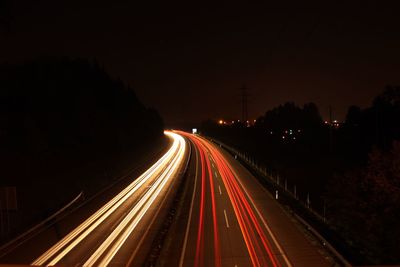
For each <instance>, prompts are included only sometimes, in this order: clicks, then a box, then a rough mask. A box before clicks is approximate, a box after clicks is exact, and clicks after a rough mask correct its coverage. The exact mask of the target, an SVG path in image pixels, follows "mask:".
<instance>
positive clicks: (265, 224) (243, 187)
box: [228, 165, 293, 267]
mask: <svg viewBox="0 0 400 267" xmlns="http://www.w3.org/2000/svg"><path fill="white" fill-rule="evenodd" d="M228 167H229V168H230V169H231V171H232V173H233V174H234V176H235V178H236V181H238V182H239V184H240V186H241V187H242V189H243V191H244V192H245V194H246V196H247V198H248V199H249V200H250V203H251V205H252V206H253V207H254V209H255V211H256V212H257V215H258V217H259V218H260V219H261V222H262V223H263V225H264V227H265V229H266V230H267V232H268V234H269V235H270V237H271V239H272V241H273V242H274V244H275V246H276V247H277V249H278V250H279V253H280V254H281V256H282V258H283V260H284V261H285V263H286V265H287V266H289V267H292V266H293V265H292V264H291V262H290V260H289V259H288V257H287V255H286V253H285V252H284V250H283V249H282V247H281V246H280V244H279V242H278V240H277V239H276V237H275V235H274V234H273V232H272V230H271V228H270V227H269V225H268V223H267V222H266V221H265V219H264V217H263V216H262V214H261V212H260V210H259V209H258V208H257V206H256V204H255V203H254V201H253V199H252V198H251V196H250V194H249V192H248V191H247V190H246V188H245V186H244V185H243V183H242V181H241V180H240V178H239V177H240V176H239V175H238V174H237V173H236V171H235V170H234V169H233V167H232V166H229V165H228ZM256 181H257V180H256ZM264 190H265V189H264Z"/></svg>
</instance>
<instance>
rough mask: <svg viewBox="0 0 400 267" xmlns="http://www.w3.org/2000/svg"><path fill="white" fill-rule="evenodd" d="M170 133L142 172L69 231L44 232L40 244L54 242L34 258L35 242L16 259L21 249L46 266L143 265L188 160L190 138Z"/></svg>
mask: <svg viewBox="0 0 400 267" xmlns="http://www.w3.org/2000/svg"><path fill="white" fill-rule="evenodd" d="M166 135H167V136H168V137H169V138H171V139H172V142H171V143H172V145H171V147H170V149H169V150H168V151H167V152H166V153H165V154H164V155H163V156H162V157H161V158H160V159H159V160H158V161H157V162H156V163H155V164H154V165H152V166H151V167H150V168H149V169H148V170H147V171H145V172H144V173H143V174H142V175H141V176H140V177H138V178H136V179H135V180H134V181H133V182H131V183H130V184H129V185H128V186H127V187H126V188H125V189H123V190H122V191H121V192H119V193H118V194H115V196H114V197H113V198H112V199H111V200H110V201H108V202H107V203H105V204H104V205H103V206H102V207H101V208H99V209H98V210H97V211H96V212H94V213H93V214H91V215H90V216H86V219H85V220H84V221H83V222H82V221H81V223H80V224H78V226H77V227H76V228H75V229H73V230H72V231H69V233H67V234H66V235H63V236H60V234H59V232H61V230H62V229H58V231H51V230H52V229H50V230H49V231H45V233H43V234H40V235H39V236H38V237H37V238H35V241H36V242H38V244H37V245H38V246H40V247H42V246H43V244H44V243H46V244H48V246H47V247H46V248H45V249H42V250H41V251H40V252H37V255H36V256H34V257H33V258H31V261H29V262H27V260H26V258H28V256H26V255H29V256H30V257H32V256H31V254H32V252H31V250H35V249H34V247H32V246H31V248H32V249H29V251H28V250H26V251H21V250H19V251H18V252H17V253H16V254H15V255H14V259H15V257H17V256H18V255H17V254H18V253H19V255H21V257H24V258H25V260H24V261H19V260H18V263H25V264H31V265H40V266H52V265H62V266H105V265H112V266H125V265H126V264H128V265H140V264H141V262H143V261H144V259H145V257H146V256H147V254H148V251H149V248H150V246H151V244H152V240H153V239H154V236H155V235H156V234H157V232H158V227H159V223H160V222H159V221H158V220H157V218H162V217H163V216H165V214H163V212H164V211H163V208H165V206H168V201H169V199H170V198H171V197H170V195H173V194H172V192H173V191H174V190H175V189H176V187H177V180H178V178H179V177H181V176H182V175H181V172H182V171H183V169H184V167H185V162H186V160H187V153H188V150H187V147H186V141H185V140H184V139H183V138H182V137H181V136H179V135H177V134H174V133H172V132H166ZM161 221H162V220H161ZM58 225H61V224H58ZM58 227H60V226H58ZM32 242H33V240H32ZM32 242H31V243H32ZM7 262H10V261H7Z"/></svg>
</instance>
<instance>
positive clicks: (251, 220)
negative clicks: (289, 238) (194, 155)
mask: <svg viewBox="0 0 400 267" xmlns="http://www.w3.org/2000/svg"><path fill="white" fill-rule="evenodd" d="M179 133H180V134H182V135H184V136H186V137H187V138H189V139H190V140H191V141H192V143H193V144H194V145H195V147H196V148H197V150H198V151H199V155H200V162H201V179H202V182H201V193H200V199H201V200H200V209H199V212H200V214H199V222H198V231H197V243H196V256H195V261H194V263H195V266H196V267H197V266H204V265H203V264H204V258H203V257H204V219H205V218H204V217H205V215H204V212H205V205H206V200H208V199H206V190H207V188H206V187H207V183H206V180H207V178H206V176H207V174H208V178H209V179H208V180H209V184H210V187H209V188H210V196H211V207H212V217H213V232H214V240H213V241H214V265H215V266H221V250H220V240H219V234H218V221H217V214H216V213H217V206H216V203H215V193H214V192H215V187H214V180H215V179H217V177H215V176H213V173H212V169H211V162H210V158H211V159H212V160H213V162H214V163H215V165H216V168H217V169H218V172H219V174H220V176H221V179H222V181H223V184H224V186H225V189H226V191H227V194H228V196H229V200H230V204H231V205H232V208H233V211H234V214H235V217H236V220H237V223H238V225H239V227H240V231H241V234H242V236H243V240H244V243H245V245H246V247H247V252H248V254H249V258H250V261H251V263H252V265H253V266H274V267H278V266H281V264H280V263H279V262H278V260H277V258H276V256H275V255H274V253H273V252H272V246H271V243H270V241H269V239H268V238H267V235H266V233H265V230H264V229H263V227H262V226H261V224H260V221H263V222H264V224H265V219H264V218H261V217H260V218H259V217H257V216H256V214H255V212H254V208H253V207H252V206H251V205H250V203H252V204H253V205H254V203H253V201H252V199H251V197H250V196H249V195H248V194H247V193H246V194H245V192H244V191H245V189H244V188H242V186H243V185H241V184H239V182H238V180H237V179H238V176H237V174H236V173H235V171H234V170H233V169H232V167H231V166H230V164H229V163H228V162H227V160H226V159H225V157H224V156H223V155H222V153H221V152H220V151H218V149H217V148H216V147H214V146H213V145H212V144H210V143H209V142H208V141H206V140H205V139H203V138H200V137H198V136H195V135H190V134H187V133H183V132H179ZM209 157H210V158H209ZM258 216H261V215H260V214H259V213H258ZM272 238H273V237H272ZM273 241H274V242H276V241H275V240H273ZM286 263H288V262H286ZM288 265H289V266H290V263H288Z"/></svg>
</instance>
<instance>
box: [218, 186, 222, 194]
mask: <svg viewBox="0 0 400 267" xmlns="http://www.w3.org/2000/svg"><path fill="white" fill-rule="evenodd" d="M218 189H219V194H220V195H222V191H221V186H219V185H218Z"/></svg>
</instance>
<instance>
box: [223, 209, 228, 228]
mask: <svg viewBox="0 0 400 267" xmlns="http://www.w3.org/2000/svg"><path fill="white" fill-rule="evenodd" d="M224 215H225V222H226V227H227V228H229V222H228V216H227V215H226V210H224Z"/></svg>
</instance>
